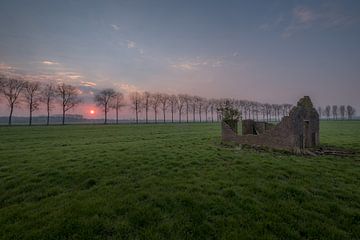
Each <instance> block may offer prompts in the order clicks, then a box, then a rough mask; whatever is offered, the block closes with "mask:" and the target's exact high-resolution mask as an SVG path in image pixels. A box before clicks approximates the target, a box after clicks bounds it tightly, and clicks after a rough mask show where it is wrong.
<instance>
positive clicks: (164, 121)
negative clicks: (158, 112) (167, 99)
mask: <svg viewBox="0 0 360 240" xmlns="http://www.w3.org/2000/svg"><path fill="white" fill-rule="evenodd" d="M165 111H166V109H165V108H163V114H164V123H165V121H166V120H165V118H166V117H165Z"/></svg>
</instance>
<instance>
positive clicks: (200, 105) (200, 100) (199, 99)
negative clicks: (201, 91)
mask: <svg viewBox="0 0 360 240" xmlns="http://www.w3.org/2000/svg"><path fill="white" fill-rule="evenodd" d="M195 101H196V105H197V109H198V113H199V121H200V122H201V116H202V111H203V110H204V109H203V108H204V103H205V99H204V98H202V97H195Z"/></svg>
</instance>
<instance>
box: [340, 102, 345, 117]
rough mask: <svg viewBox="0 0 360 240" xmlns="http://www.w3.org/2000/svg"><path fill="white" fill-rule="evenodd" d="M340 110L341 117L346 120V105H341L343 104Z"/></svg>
mask: <svg viewBox="0 0 360 240" xmlns="http://www.w3.org/2000/svg"><path fill="white" fill-rule="evenodd" d="M339 112H340V116H341V119H342V120H344V118H345V112H346V108H345V105H341V106H340V108H339Z"/></svg>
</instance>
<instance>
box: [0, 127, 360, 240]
mask: <svg viewBox="0 0 360 240" xmlns="http://www.w3.org/2000/svg"><path fill="white" fill-rule="evenodd" d="M320 134H321V143H322V144H324V145H326V146H333V147H338V148H349V149H352V150H353V151H357V152H359V151H360V140H359V137H358V136H359V135H360V122H357V121H326V122H325V121H323V122H321V132H320ZM0 135H1V139H0V239H60V238H69V239H104V238H106V239H215V238H216V239H218V238H222V239H244V238H246V239H359V238H360V227H359V226H360V225H359V223H360V188H359V186H360V166H359V154H356V155H355V156H351V157H342V158H339V157H335V156H321V157H306V156H293V155H286V154H281V153H277V152H274V153H272V152H256V151H255V150H251V149H239V148H226V147H223V146H221V145H220V144H219V140H220V126H219V125H218V124H210V123H209V124H205V123H202V124H200V123H199V124H162V125H160V124H159V125H140V126H139V125H138V126H135V125H118V126H116V125H108V126H105V125H82V126H74V125H73V126H49V127H46V126H37V127H0Z"/></svg>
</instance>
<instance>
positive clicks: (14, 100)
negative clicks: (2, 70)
mask: <svg viewBox="0 0 360 240" xmlns="http://www.w3.org/2000/svg"><path fill="white" fill-rule="evenodd" d="M0 79H1V88H0V90H1V93H2V94H3V96H4V97H5V99H6V100H7V103H8V106H9V108H10V113H9V121H8V124H9V125H11V120H12V115H13V112H14V108H15V107H16V106H17V105H18V104H19V103H20V98H19V96H20V93H22V91H23V89H24V87H25V81H24V80H22V79H18V78H10V77H6V76H0Z"/></svg>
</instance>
